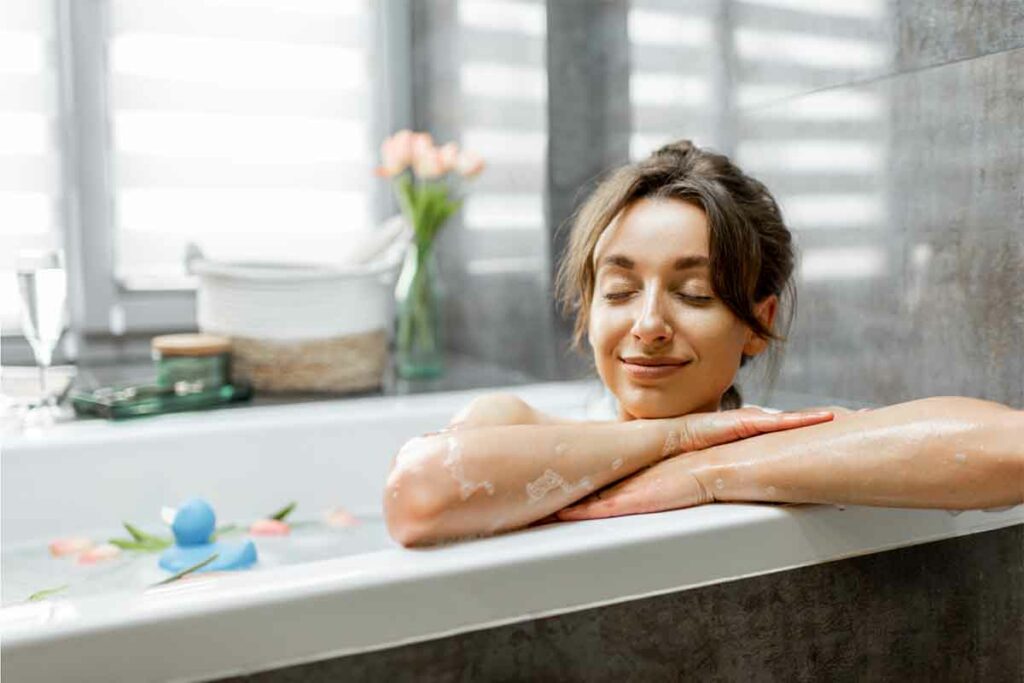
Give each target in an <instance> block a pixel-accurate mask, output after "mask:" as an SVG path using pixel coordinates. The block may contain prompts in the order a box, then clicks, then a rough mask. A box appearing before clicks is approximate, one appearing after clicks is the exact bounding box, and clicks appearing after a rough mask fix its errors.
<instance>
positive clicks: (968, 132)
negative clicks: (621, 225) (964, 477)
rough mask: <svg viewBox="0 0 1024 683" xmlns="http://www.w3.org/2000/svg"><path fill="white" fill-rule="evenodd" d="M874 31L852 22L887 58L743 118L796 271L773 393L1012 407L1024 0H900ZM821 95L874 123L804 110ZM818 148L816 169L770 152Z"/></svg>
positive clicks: (1018, 315)
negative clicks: (800, 263) (786, 222)
mask: <svg viewBox="0 0 1024 683" xmlns="http://www.w3.org/2000/svg"><path fill="white" fill-rule="evenodd" d="M836 21H839V20H837V19H832V22H833V25H835V22H836ZM876 22H877V23H876V24H871V23H863V22H860V21H859V20H858V21H856V22H851V26H854V27H856V30H855V31H854V36H856V38H857V39H858V40H860V41H863V42H865V43H867V44H872V43H874V44H876V45H877V47H878V49H879V50H880V51H881V54H883V55H885V63H884V64H881V63H879V65H878V66H877V67H875V68H873V69H871V70H867V71H861V72H856V71H853V72H843V71H842V70H835V72H834V73H833V74H832V76H833V77H832V78H829V74H828V73H825V72H826V71H827V70H825V69H820V70H818V72H817V73H816V80H815V81H814V85H813V87H811V88H808V90H807V92H803V93H796V94H793V95H789V96H786V97H784V98H781V99H779V100H776V101H773V102H770V103H765V104H760V105H754V106H751V107H748V108H746V109H744V110H742V111H741V113H740V120H741V134H740V143H739V153H738V157H739V159H738V160H739V162H740V163H741V165H744V166H745V167H748V168H750V169H751V170H752V172H755V174H756V175H758V176H759V177H761V178H762V180H764V181H765V182H766V183H767V184H768V186H769V187H770V188H773V190H774V191H775V192H776V193H777V195H778V197H779V199H780V201H781V203H782V205H783V209H784V210H786V211H787V215H788V216H789V219H790V221H791V225H792V227H793V228H794V231H795V233H796V237H797V241H798V243H799V245H800V247H801V250H802V253H803V257H804V263H805V266H807V268H805V270H804V272H803V276H802V277H801V280H800V282H799V290H800V303H799V306H798V315H797V319H796V322H795V325H794V329H793V331H792V335H791V342H790V344H789V345H788V348H787V359H786V362H785V364H784V366H783V370H782V374H781V377H780V379H779V381H778V383H777V386H778V387H779V388H781V389H784V390H787V391H796V392H804V393H811V394H820V395H823V396H828V397H834V398H836V399H840V400H851V401H864V402H871V403H876V402H877V403H891V402H896V401H902V400H908V399H911V398H915V397H920V396H927V395H941V394H961V395H969V396H978V397H984V398H989V399H992V400H997V401H1001V402H1005V403H1009V404H1013V405H1018V406H1019V405H1022V404H1024V299H1022V294H1024V49H1022V48H1024V30H1022V26H1024V1H1021V0H1005V1H1000V2H985V1H981V0H975V1H972V2H968V1H956V2H942V3H932V2H924V1H916V0H901V1H899V2H896V1H893V2H890V3H889V4H888V5H887V6H886V12H885V14H884V15H883V16H881V17H878V19H877V20H876ZM823 30H824V31H825V33H823V34H822V36H825V35H832V34H835V35H838V32H835V33H833V32H832V31H831V29H823ZM843 37H844V38H850V37H851V36H849V35H844V36H843ZM793 70H794V72H795V74H794V76H795V77H794V78H792V79H787V78H786V75H785V73H784V71H780V72H777V73H775V74H774V75H773V77H775V78H779V79H780V80H784V81H785V80H789V81H791V82H792V81H795V80H799V79H800V77H802V76H804V75H805V71H804V70H803V67H802V66H801V67H793ZM830 98H831V99H833V100H835V101H838V102H842V101H847V100H848V101H849V102H854V103H855V102H866V103H868V105H871V106H873V107H874V108H875V112H874V114H873V115H871V116H859V117H854V116H851V115H850V113H849V111H845V112H844V111H839V112H836V115H835V117H834V118H831V119H830V118H827V117H823V116H821V115H820V114H819V115H817V116H815V115H813V112H816V111H818V112H820V111H821V105H822V104H823V102H827V101H828V100H829V99H830ZM851 106H854V105H851ZM766 139H767V140H770V141H772V142H773V143H774V145H768V146H765V145H761V146H760V147H759V146H758V145H757V144H756V142H757V141H759V140H760V141H764V140H766ZM823 141H824V142H825V143H828V144H830V145H832V146H833V147H834V148H835V150H837V151H834V152H833V153H834V154H835V156H834V161H832V162H829V161H828V160H825V161H824V163H821V164H820V167H816V168H812V169H810V170H808V169H801V168H799V166H800V163H799V161H793V162H792V163H790V164H787V163H785V162H783V163H779V160H778V159H777V158H773V155H774V154H775V153H776V152H777V151H778V149H779V147H778V143H784V144H785V145H786V146H800V145H814V144H819V143H821V142H823ZM751 142H754V143H755V144H753V145H751V144H746V145H745V144H744V143H751ZM845 154H849V155H850V156H852V157H853V161H852V162H851V163H849V171H848V172H844V173H840V172H837V168H836V167H837V166H843V165H844V164H846V163H847V161H849V160H847V159H845V158H844V155H845ZM811 176H813V177H811ZM815 204H816V205H817V210H811V211H808V210H807V207H808V206H811V207H813V206H814V205H815ZM865 206H868V207H871V210H870V211H864V207H865ZM844 215H845V216H844ZM844 249H845V250H846V251H841V250H844ZM748 384H750V385H755V386H757V387H759V389H761V388H763V387H764V382H756V381H751V382H749V383H748ZM750 393H753V394H760V395H763V391H760V390H759V391H754V392H750Z"/></svg>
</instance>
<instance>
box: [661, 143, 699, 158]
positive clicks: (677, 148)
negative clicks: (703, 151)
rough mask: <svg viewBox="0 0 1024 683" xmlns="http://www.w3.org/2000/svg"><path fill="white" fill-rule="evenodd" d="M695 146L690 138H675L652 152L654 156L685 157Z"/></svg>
mask: <svg viewBox="0 0 1024 683" xmlns="http://www.w3.org/2000/svg"><path fill="white" fill-rule="evenodd" d="M696 149H697V146H696V145H695V144H693V141H692V140H676V141H674V142H670V143H668V144H667V145H662V146H661V147H659V148H658V149H657V151H655V152H654V156H656V157H661V156H681V157H685V156H688V155H689V154H691V153H693V152H694V150H696Z"/></svg>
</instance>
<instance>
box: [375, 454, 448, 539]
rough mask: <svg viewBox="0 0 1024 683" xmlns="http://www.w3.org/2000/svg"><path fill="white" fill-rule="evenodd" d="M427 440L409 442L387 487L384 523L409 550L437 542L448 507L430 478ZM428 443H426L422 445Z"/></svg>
mask: <svg viewBox="0 0 1024 683" xmlns="http://www.w3.org/2000/svg"><path fill="white" fill-rule="evenodd" d="M434 441H436V440H432V439H429V438H428V437H420V438H418V439H413V440H412V441H410V442H409V443H407V444H406V445H405V446H404V447H403V448H402V450H401V451H399V454H398V457H397V458H396V459H395V465H394V467H393V468H392V470H391V473H390V474H389V475H388V480H387V483H386V484H385V486H384V522H385V524H386V525H387V529H388V533H389V534H390V535H391V538H393V539H394V540H395V541H396V542H398V543H400V544H402V545H403V546H405V547H407V548H411V547H415V546H420V545H426V544H429V543H431V542H432V541H433V540H434V534H435V530H436V528H437V520H438V518H439V517H440V516H441V514H442V512H443V511H444V509H445V507H446V505H445V501H444V500H443V497H442V493H443V492H442V491H440V490H438V487H437V486H436V482H434V481H433V478H432V477H431V475H430V472H431V471H432V469H433V468H432V467H431V465H430V462H431V460H432V457H431V456H432V455H434V453H433V451H436V448H435V446H434V444H433V443H430V442H434ZM423 442H426V443H423Z"/></svg>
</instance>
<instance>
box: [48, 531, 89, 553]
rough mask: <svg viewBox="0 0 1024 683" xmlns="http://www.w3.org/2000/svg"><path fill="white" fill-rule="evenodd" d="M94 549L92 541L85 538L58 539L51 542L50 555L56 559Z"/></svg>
mask: <svg viewBox="0 0 1024 683" xmlns="http://www.w3.org/2000/svg"><path fill="white" fill-rule="evenodd" d="M91 547H92V541H91V540H89V539H88V538H85V537H84V536H72V537H69V538H58V539H55V540H53V541H50V554H51V555H53V556H54V557H64V556H65V555H74V554H76V553H80V552H82V551H83V550H88V549H89V548H91Z"/></svg>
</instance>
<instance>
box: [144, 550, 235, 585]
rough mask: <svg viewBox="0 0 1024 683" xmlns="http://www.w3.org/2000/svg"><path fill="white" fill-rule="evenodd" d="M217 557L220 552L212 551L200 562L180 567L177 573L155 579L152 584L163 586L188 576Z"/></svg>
mask: <svg viewBox="0 0 1024 683" xmlns="http://www.w3.org/2000/svg"><path fill="white" fill-rule="evenodd" d="M218 557H220V554H219V553H214V554H213V555H210V556H209V557H208V558H206V559H205V560H203V561H202V562H199V563H197V564H194V565H192V566H191V567H186V568H185V569H182V570H181V571H180V572H178V573H177V574H174V575H173V576H168V577H167V578H166V579H164V580H163V581H157V582H156V583H154V584H153V585H154V586H163V585H165V584H168V583H171V582H173V581H177V580H178V579H181V578H184V577H186V576H188V575H189V574H191V573H192V572H195V571H199V570H200V569H202V568H203V567H205V566H206V565H208V564H210V563H211V562H213V561H214V560H216V559H217V558H218Z"/></svg>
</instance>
